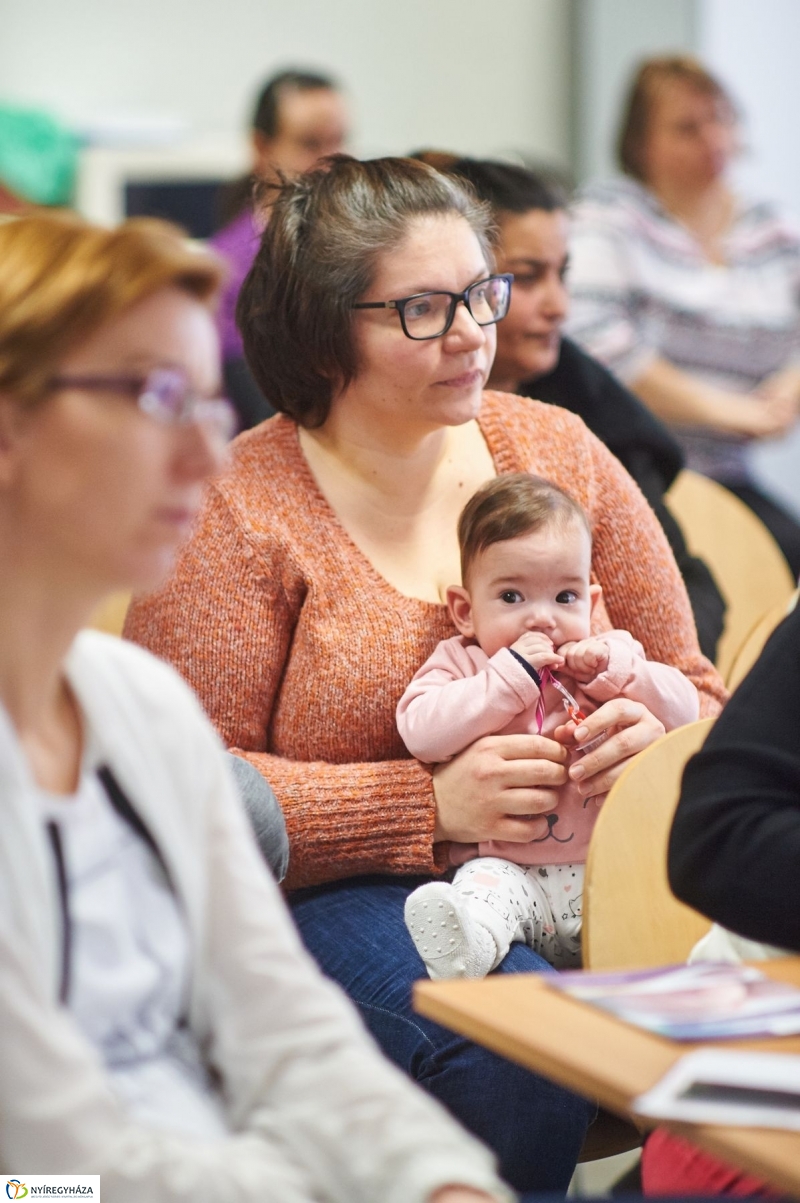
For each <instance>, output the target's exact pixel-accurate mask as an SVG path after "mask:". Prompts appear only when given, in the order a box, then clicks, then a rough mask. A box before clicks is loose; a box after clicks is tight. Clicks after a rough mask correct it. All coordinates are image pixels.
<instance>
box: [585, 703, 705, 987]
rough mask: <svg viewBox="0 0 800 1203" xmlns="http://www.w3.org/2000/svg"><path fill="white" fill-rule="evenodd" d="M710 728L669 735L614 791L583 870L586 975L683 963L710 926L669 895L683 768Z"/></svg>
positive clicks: (696, 726) (688, 728) (639, 760)
mask: <svg viewBox="0 0 800 1203" xmlns="http://www.w3.org/2000/svg"><path fill="white" fill-rule="evenodd" d="M713 721H714V720H713V719H708V718H707V719H700V720H699V721H698V722H696V723H689V724H688V725H687V726H685V727H679V728H678V729H677V730H676V731H670V732H669V734H668V735H665V736H663V737H662V738H661V739H660V740H658V742H657V743H654V744H652V745H651V747H649V748H647V749H646V750H645V751H644V752H642V753H640V755H639V756H637V757H636V758H635V759H634V760H633V761H631V763H630V764H629V765H628V767H627V769H625V771H624V773H623V774H622V776H621V777H620V779H619V781H617V783H616V784H615V785H614V787H613V788H612V789H611V791H610V792H609V795H608V797H607V798H606V800H605V802H604V804H603V808H602V810H601V811H600V814H599V815H598V818H597V824H596V826H595V829H594V832H593V833H592V840H591V843H590V845H589V856H588V860H587V863H586V878H585V881H584V887H583V935H582V944H583V965H584V968H585V969H646V968H650V967H651V966H656V965H670V964H674V963H677V962H680V961H685V960H686V958H687V956H688V954H689V952H690V950H691V948H692V947H693V945H694V944H696V943H697V941H698V940H699V939H700V938H701V936H704V935H705V933H706V932H707V931H708V930H709V928H710V927H711V923H710V921H709V920H708V919H706V918H704V916H703V915H700V914H698V913H697V912H696V911H693V910H692V909H691V908H690V907H688V906H684V904H683V903H682V902H678V900H677V898H676V897H675V895H674V894H673V893H672V891H671V889H670V888H669V882H668V881H667V840H668V839H669V832H670V827H671V826H672V817H673V815H674V813H675V807H676V806H677V803H678V796H679V794H680V786H681V777H682V775H683V769H684V766H685V764H686V762H687V760H688V759H689V757H690V756H693V755H694V753H695V752H697V751H698V750H699V748H700V747H701V745H702V744H703V742H704V740H705V738H706V735H707V734H708V732H709V730H710V728H711V726H712V723H713ZM590 805H591V804H590Z"/></svg>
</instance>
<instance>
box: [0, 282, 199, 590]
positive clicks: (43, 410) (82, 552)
mask: <svg viewBox="0 0 800 1203" xmlns="http://www.w3.org/2000/svg"><path fill="white" fill-rule="evenodd" d="M153 368H173V369H180V370H181V371H183V372H184V373H185V375H186V377H187V380H188V382H189V385H190V388H191V390H192V391H193V392H195V393H197V394H198V395H203V396H207V397H213V396H215V395H218V390H219V348H218V344H217V336H216V332H215V329H214V324H213V321H212V318H211V316H210V314H209V312H208V310H207V308H206V307H205V306H204V305H202V304H201V303H200V302H198V301H196V300H194V299H193V298H192V297H190V296H189V295H187V294H186V293H184V292H182V291H181V290H179V289H177V288H172V287H168V288H163V289H162V290H161V291H160V292H157V293H155V294H153V295H152V296H150V297H148V298H146V299H145V300H143V301H140V302H138V303H137V304H135V305H132V306H131V308H130V309H128V310H127V311H125V312H124V313H122V314H121V315H120V316H119V317H115V318H113V319H112V320H110V321H108V322H107V323H106V324H105V325H103V326H101V327H100V328H99V329H98V330H97V331H96V332H95V333H94V334H93V335H91V336H90V337H89V338H88V339H87V340H86V341H85V342H84V343H82V344H81V345H80V346H79V347H76V348H75V350H73V351H72V352H70V353H69V354H68V355H67V356H66V357H65V359H64V360H63V361H62V362H61V363H60V364H59V366H58V375H59V376H60V377H67V376H70V377H75V376H81V377H93V376H120V375H122V376H133V377H139V376H144V375H145V374H146V373H147V372H148V371H150V370H152V369H153ZM2 406H3V409H4V410H5V413H4V415H3V426H2V427H0V505H3V503H4V502H5V505H4V507H3V508H5V509H6V513H7V515H9V516H10V519H11V522H12V523H13V525H14V529H16V531H17V532H19V533H20V535H21V536H22V537H23V538H24V540H25V541H26V543H27V545H28V546H30V547H33V548H35V549H36V555H37V558H38V561H39V562H40V563H41V565H42V566H43V569H44V570H45V571H48V572H49V573H50V575H51V577H52V579H53V580H54V581H56V580H58V581H64V580H69V579H71V578H72V579H78V580H81V581H83V582H85V583H86V585H87V587H89V586H96V587H97V588H98V589H101V588H102V589H108V590H111V589H118V588H119V589H121V588H133V589H149V588H152V587H154V586H155V585H156V584H158V583H159V581H160V580H161V579H162V578H163V577H164V575H165V574H166V573H167V572H168V571H169V569H170V566H171V564H172V561H173V558H174V555H175V551H176V548H177V547H178V545H179V543H180V542H181V540H182V539H183V538H184V537H185V535H186V534H187V533H188V530H189V527H190V524H191V522H192V520H193V518H194V516H195V514H196V513H197V509H198V506H199V503H200V497H201V491H202V484H203V481H204V480H205V478H206V477H207V476H208V475H209V473H211V472H212V471H214V470H215V469H216V468H218V467H219V466H220V451H219V449H218V447H215V445H214V444H213V443H212V442H211V441H210V440H209V435H208V433H207V432H206V431H205V430H204V429H201V427H200V426H198V425H197V424H195V423H188V424H185V425H166V424H164V423H163V422H161V421H159V420H158V419H156V418H155V417H151V416H149V415H147V414H145V413H143V412H142V411H141V410H140V409H139V408H138V407H137V404H136V400H135V398H134V397H132V396H130V395H121V394H119V393H115V392H109V391H102V390H101V391H95V390H84V389H81V388H64V389H60V388H59V389H58V390H55V391H53V392H52V394H51V395H49V396H48V397H47V398H45V399H44V400H43V401H42V402H40V403H39V404H38V405H36V406H34V408H33V409H32V410H28V411H26V410H24V409H22V408H21V407H20V406H19V405H18V403H16V402H15V401H14V399H13V398H6V399H4V400H3V402H2Z"/></svg>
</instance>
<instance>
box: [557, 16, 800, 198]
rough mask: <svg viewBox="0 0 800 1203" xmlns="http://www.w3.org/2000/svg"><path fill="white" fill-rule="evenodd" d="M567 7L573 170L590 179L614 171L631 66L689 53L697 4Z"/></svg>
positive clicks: (693, 35)
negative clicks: (569, 9)
mask: <svg viewBox="0 0 800 1203" xmlns="http://www.w3.org/2000/svg"><path fill="white" fill-rule="evenodd" d="M722 2H723V4H724V3H727V0H722ZM745 2H747V0H745ZM752 2H754V3H755V2H756V0H752ZM792 2H793V0H788V3H792ZM571 5H572V11H573V15H574V30H573V68H574V96H575V100H574V129H573V145H574V157H575V166H576V169H577V173H578V176H579V178H580V179H581V180H587V179H596V178H597V177H602V176H607V175H610V174H612V173H613V171H614V170H615V160H614V141H615V138H616V130H617V124H618V122H619V116H620V110H621V107H622V102H623V97H624V95H625V93H626V91H627V87H628V83H629V81H630V79H631V76H632V75H633V70H634V67H635V66H636V65H637V64H638V63H639V62H640V60H641V59H643V58H647V57H649V56H650V55H653V54H666V53H669V52H670V51H684V52H686V51H691V50H693V49H694V47H695V44H696V36H697V5H698V0H571Z"/></svg>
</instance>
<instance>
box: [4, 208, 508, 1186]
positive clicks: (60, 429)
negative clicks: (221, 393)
mask: <svg viewBox="0 0 800 1203" xmlns="http://www.w3.org/2000/svg"><path fill="white" fill-rule="evenodd" d="M218 284H219V276H218V268H217V265H216V261H215V260H212V259H210V258H208V257H206V256H205V255H202V254H199V253H196V252H194V251H192V250H190V249H189V248H188V247H187V246H186V244H185V243H184V242H183V241H182V239H181V238H180V236H179V235H178V233H177V232H176V231H173V230H172V229H171V228H170V227H167V226H163V225H161V224H160V223H156V222H130V223H127V224H126V225H123V226H122V227H120V228H119V229H118V230H114V231H107V230H100V229H94V228H92V227H89V226H86V225H84V224H83V223H82V222H80V221H79V220H78V219H77V218H73V217H68V216H48V217H40V216H32V217H27V218H22V219H19V220H14V221H10V222H8V223H7V224H5V225H3V226H2V227H0V808H1V809H2V824H3V841H2V844H1V845H0V1063H1V1064H2V1066H3V1074H2V1078H0V1166H1V1167H2V1168H3V1169H4V1170H7V1171H13V1170H15V1169H19V1168H20V1167H23V1168H26V1169H28V1170H33V1171H35V1172H37V1173H72V1174H75V1173H94V1174H97V1173H99V1174H100V1175H101V1176H102V1179H103V1192H104V1196H105V1198H106V1199H108V1200H111V1201H112V1203H122V1201H125V1203H128V1201H130V1203H139V1201H140V1200H142V1199H144V1198H146V1199H148V1200H150V1201H151V1203H173V1201H177V1200H179V1199H180V1200H185V1199H188V1198H190V1197H191V1198H192V1199H196V1200H202V1201H208V1203H211V1201H212V1200H214V1201H216V1200H218V1199H220V1198H223V1197H224V1198H226V1199H232V1200H233V1199H235V1200H239V1201H241V1203H247V1201H250V1200H252V1201H255V1200H259V1201H262V1200H264V1199H266V1198H269V1199H270V1200H273V1201H275V1203H311V1201H312V1200H313V1201H314V1203H317V1201H319V1200H341V1201H342V1203H345V1201H348V1203H349V1201H350V1200H352V1199H360V1200H365V1201H366V1200H374V1203H384V1201H386V1200H396V1201H397V1203H406V1200H418V1201H419V1203H433V1201H434V1200H435V1201H436V1203H462V1201H463V1203H466V1201H467V1200H481V1199H482V1200H490V1199H504V1198H508V1197H509V1196H508V1195H507V1193H506V1192H505V1190H504V1188H503V1187H502V1185H501V1183H500V1182H499V1180H498V1179H497V1178H496V1176H495V1175H494V1173H493V1170H492V1166H491V1160H490V1157H489V1155H488V1154H487V1153H486V1152H485V1151H484V1150H483V1149H482V1148H481V1147H480V1146H479V1145H477V1144H476V1143H475V1142H474V1141H472V1140H471V1139H470V1138H469V1137H467V1136H466V1135H465V1134H464V1133H462V1132H461V1131H460V1130H459V1129H458V1128H457V1126H456V1125H455V1124H454V1123H453V1122H452V1121H451V1120H450V1119H449V1118H448V1117H447V1116H446V1115H445V1114H444V1113H443V1112H442V1111H440V1110H439V1108H438V1107H437V1106H436V1105H435V1104H433V1103H432V1102H431V1101H429V1100H427V1099H425V1098H424V1097H423V1096H422V1095H421V1093H418V1092H417V1091H415V1090H414V1089H413V1088H412V1087H411V1086H410V1085H409V1084H408V1083H407V1082H405V1081H404V1080H403V1078H402V1077H401V1075H400V1074H399V1073H398V1072H397V1071H396V1070H394V1069H393V1068H391V1067H390V1066H388V1065H387V1064H386V1063H384V1062H383V1061H382V1060H381V1059H380V1057H379V1056H378V1054H377V1052H376V1051H375V1049H374V1048H373V1047H372V1046H371V1044H370V1043H369V1041H368V1039H367V1038H366V1036H365V1034H364V1032H363V1031H362V1029H361V1027H360V1024H359V1022H358V1020H357V1019H356V1017H355V1015H354V1013H353V1012H352V1010H351V1008H350V1007H349V1005H348V1004H347V1003H346V1002H345V1001H344V999H343V998H342V997H341V995H340V994H339V993H338V991H337V990H336V989H335V988H334V987H332V986H331V985H330V984H328V983H325V982H324V981H323V980H322V978H321V976H320V974H319V972H318V971H317V969H316V968H315V966H314V965H313V963H312V962H311V959H310V958H309V957H308V956H307V954H306V953H305V952H304V951H303V950H302V949H301V946H300V943H299V940H298V939H297V937H296V936H295V933H294V931H293V929H292V926H291V923H290V921H289V919H288V918H287V916H286V914H285V912H284V910H283V906H282V903H281V901H280V898H279V897H278V894H277V890H276V888H275V886H274V885H273V884H271V882H270V880H269V878H268V876H267V873H266V871H265V869H264V867H263V864H262V862H261V860H260V857H259V854H258V852H257V850H256V847H255V844H254V842H253V840H252V837H251V835H250V833H249V831H248V829H247V825H246V820H245V818H244V816H243V814H242V812H241V809H240V807H239V805H238V799H237V796H236V791H235V788H234V786H233V782H232V779H230V778H229V776H228V769H227V766H226V758H225V754H224V752H223V751H222V750H221V748H220V745H219V742H218V740H217V738H216V736H215V735H214V733H213V731H212V729H211V727H210V725H209V724H208V722H207V721H206V719H205V717H204V716H203V714H202V713H201V710H200V707H199V705H198V704H197V702H196V700H195V698H194V697H193V695H192V694H191V693H190V691H189V690H188V689H187V687H186V686H185V685H184V684H183V683H182V682H181V681H180V679H179V678H178V677H177V675H176V674H175V673H174V672H173V670H172V669H170V668H167V667H166V666H165V665H164V664H161V663H159V662H158V661H157V660H155V659H154V658H153V657H152V656H150V655H149V654H148V653H146V652H144V651H142V650H141V649H139V648H136V647H133V646H132V645H130V644H126V643H123V642H122V641H120V640H116V639H111V638H109V637H108V636H104V635H101V634H99V633H97V632H94V631H86V630H84V631H81V630H80V628H81V627H82V626H84V625H85V623H86V621H87V619H88V617H89V615H90V614H91V613H92V611H93V609H94V607H95V606H96V605H97V603H98V601H100V600H101V599H102V597H103V596H104V595H105V594H106V593H108V592H110V591H112V590H115V589H122V588H127V589H130V588H134V589H148V588H152V587H153V586H154V585H156V584H157V583H158V582H159V581H160V580H161V579H162V578H163V577H164V575H165V574H166V573H167V572H168V570H169V569H170V567H171V564H172V561H173V556H174V554H175V551H176V548H177V546H178V544H179V542H180V541H181V540H182V538H183V536H184V535H185V534H186V532H187V531H188V528H189V526H190V524H191V523H192V520H193V518H194V516H195V513H196V512H197V509H198V506H199V503H200V496H201V491H202V486H203V482H204V480H205V478H206V477H207V476H208V475H209V473H211V472H212V471H214V470H215V469H216V468H218V467H219V466H220V461H221V453H222V450H223V447H224V444H225V442H226V441H227V438H228V437H229V435H230V432H231V425H232V423H231V412H230V409H229V407H228V404H227V402H225V401H223V400H220V399H219V398H218V388H219V351H218V346H217V339H216V334H215V330H214V323H213V318H212V314H211V309H210V302H211V301H212V300H213V298H214V296H215V294H216V291H217V288H218ZM79 632H80V633H79ZM454 1183H458V1184H463V1186H461V1185H453V1184H454Z"/></svg>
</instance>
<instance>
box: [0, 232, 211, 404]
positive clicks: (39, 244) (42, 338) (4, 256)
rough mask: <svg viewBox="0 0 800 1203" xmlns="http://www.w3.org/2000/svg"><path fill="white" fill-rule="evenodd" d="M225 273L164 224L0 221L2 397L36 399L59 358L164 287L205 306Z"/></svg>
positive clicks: (41, 394) (209, 258) (53, 372)
mask: <svg viewBox="0 0 800 1203" xmlns="http://www.w3.org/2000/svg"><path fill="white" fill-rule="evenodd" d="M222 275H223V271H222V267H221V265H220V264H219V263H218V262H217V260H216V259H214V258H212V256H211V255H209V254H206V253H205V252H202V251H199V250H195V249H193V247H192V246H191V245H190V244H189V243H188V242H187V240H186V238H185V236H184V235H183V234H182V232H181V231H180V230H179V229H177V227H175V226H171V225H169V224H167V223H166V222H162V221H155V220H152V219H148V218H138V219H135V220H132V221H126V222H123V224H122V225H120V226H117V228H116V229H113V230H107V229H103V228H101V227H99V226H93V225H89V224H88V223H87V222H85V221H83V220H82V219H81V218H80V217H78V216H76V215H75V214H72V213H67V212H49V213H42V212H36V213H31V214H29V215H26V216H24V217H14V218H11V219H10V220H8V221H4V222H2V223H0V392H7V393H9V394H11V395H13V396H14V397H16V398H18V399H19V400H21V401H23V402H25V403H30V404H32V403H34V402H36V401H38V400H40V399H41V398H42V397H43V396H44V395H45V393H46V391H47V385H48V382H49V381H50V379H51V378H52V376H53V375H54V374H55V372H56V370H57V368H58V365H59V363H60V362H61V360H62V359H63V358H64V356H65V355H66V354H67V353H68V352H69V351H70V350H71V349H72V348H73V347H75V346H77V345H78V344H79V343H80V342H82V341H83V339H85V338H88V337H89V335H91V334H93V333H94V332H95V330H97V329H98V328H99V327H100V326H102V325H103V324H104V323H105V322H107V321H108V320H109V319H110V318H113V317H116V316H117V315H118V314H120V313H122V312H123V311H124V310H125V309H127V308H128V307H129V306H131V305H134V304H135V303H136V302H137V301H142V300H144V299H145V298H146V297H148V296H150V295H152V294H153V293H155V292H158V291H159V290H160V289H161V288H165V287H169V286H170V285H172V286H175V287H177V288H181V289H183V290H184V291H185V292H187V293H189V294H190V295H191V296H193V297H196V298H197V299H198V300H199V301H202V302H209V303H210V302H211V300H212V299H213V298H214V296H215V294H216V292H217V290H218V288H219V285H220V283H221V280H222Z"/></svg>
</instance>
